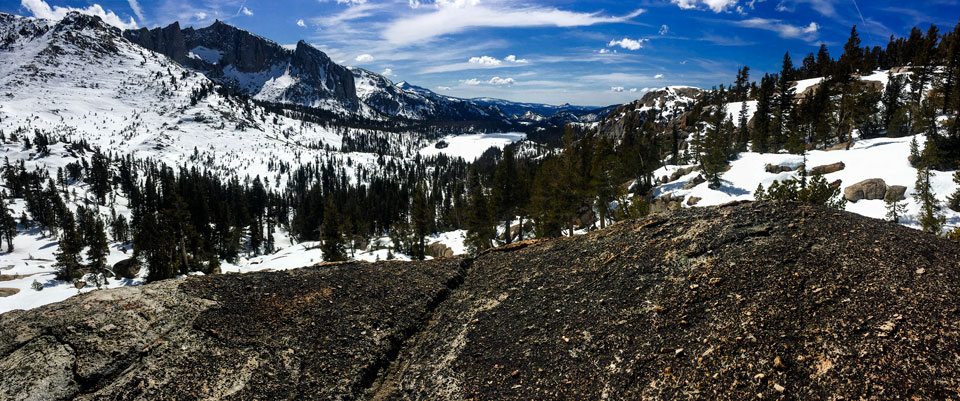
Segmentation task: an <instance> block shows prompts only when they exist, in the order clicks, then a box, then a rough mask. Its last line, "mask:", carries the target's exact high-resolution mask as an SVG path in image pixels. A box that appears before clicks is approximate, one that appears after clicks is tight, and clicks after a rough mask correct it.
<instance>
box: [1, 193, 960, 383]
mask: <svg viewBox="0 0 960 401" xmlns="http://www.w3.org/2000/svg"><path fill="white" fill-rule="evenodd" d="M958 261H960V245H958V244H956V243H953V242H950V241H948V240H945V239H942V238H938V237H934V236H932V235H929V234H925V233H922V232H920V231H916V230H912V229H909V228H905V227H902V226H899V225H894V224H890V223H886V222H883V221H880V220H874V219H869V218H865V217H861V216H857V215H853V214H850V213H845V212H836V211H833V210H827V209H821V208H815V207H809V206H802V205H797V204H789V203H771V202H757V203H744V204H732V205H725V206H721V207H715V208H703V209H682V210H679V211H676V212H673V213H671V214H660V215H654V216H650V217H648V218H645V219H641V220H638V221H630V222H623V223H619V224H616V225H614V226H612V227H610V228H608V229H606V230H601V231H597V232H594V233H591V234H587V235H584V236H579V237H574V238H564V239H557V240H547V241H526V242H520V243H514V244H512V245H509V246H506V247H502V248H499V249H496V250H492V251H489V252H486V253H484V254H481V255H479V256H478V257H476V258H472V259H461V258H452V259H444V260H440V261H433V262H418V263H410V262H389V263H378V264H362V263H348V264H340V265H333V266H322V267H319V268H316V267H315V268H307V269H301V270H296V271H290V272H279V273H254V274H246V275H220V276H211V277H202V278H189V279H186V280H179V281H168V282H162V283H158V284H154V285H148V286H144V287H140V288H124V289H120V290H109V291H95V292H93V293H90V294H88V295H84V296H79V297H75V298H71V299H70V300H67V301H65V302H63V303H60V304H54V305H50V306H46V307H43V308H39V309H36V310H32V311H26V312H23V311H16V312H11V313H8V314H5V315H0V377H3V380H0V398H3V399H25V398H27V397H29V396H31V395H36V394H43V395H45V396H46V397H45V398H50V399H68V398H79V399H97V398H109V399H196V398H217V399H372V400H450V399H452V400H466V399H476V400H481V399H483V400H486V399H529V400H540V399H551V400H552V399H570V400H586V399H604V398H606V399H705V398H709V399H731V400H741V399H756V398H758V397H762V398H765V399H771V398H772V399H796V400H807V399H960V359H958V358H960V356H958V354H960V269H958Z"/></svg>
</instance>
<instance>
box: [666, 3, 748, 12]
mask: <svg viewBox="0 0 960 401" xmlns="http://www.w3.org/2000/svg"><path fill="white" fill-rule="evenodd" d="M738 1H739V0H670V2H671V3H673V4H676V5H677V6H679V7H680V8H683V9H693V8H697V7H698V6H700V5H701V4H702V5H704V6H706V7H707V8H709V9H710V10H711V11H713V12H715V13H722V12H726V11H728V9H736V6H737V2H738Z"/></svg>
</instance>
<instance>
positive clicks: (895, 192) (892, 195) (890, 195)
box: [883, 185, 907, 202]
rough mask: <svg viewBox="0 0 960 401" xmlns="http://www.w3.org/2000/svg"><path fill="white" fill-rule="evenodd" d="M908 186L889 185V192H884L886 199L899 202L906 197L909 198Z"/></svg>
mask: <svg viewBox="0 0 960 401" xmlns="http://www.w3.org/2000/svg"><path fill="white" fill-rule="evenodd" d="M906 195H907V187H905V186H903V185H891V186H889V187H887V192H886V193H885V194H883V199H884V200H890V201H891V202H899V201H902V200H904V199H907V196H906Z"/></svg>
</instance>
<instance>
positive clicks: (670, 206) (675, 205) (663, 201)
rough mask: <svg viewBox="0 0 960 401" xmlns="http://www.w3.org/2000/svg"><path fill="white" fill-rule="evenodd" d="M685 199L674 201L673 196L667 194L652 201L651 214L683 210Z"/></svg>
mask: <svg viewBox="0 0 960 401" xmlns="http://www.w3.org/2000/svg"><path fill="white" fill-rule="evenodd" d="M681 202H683V199H674V198H673V194H672V193H671V194H666V195H663V196H661V197H659V198H656V199H653V200H651V201H650V214H657V213H667V212H671V211H674V210H677V209H680V208H681V205H682V204H681Z"/></svg>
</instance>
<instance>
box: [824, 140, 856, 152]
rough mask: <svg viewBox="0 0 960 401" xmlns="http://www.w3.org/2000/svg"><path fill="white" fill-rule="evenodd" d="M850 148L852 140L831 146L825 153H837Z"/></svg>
mask: <svg viewBox="0 0 960 401" xmlns="http://www.w3.org/2000/svg"><path fill="white" fill-rule="evenodd" d="M851 147H853V140H849V141H846V142H841V143H838V144H836V145H833V146H831V147H829V148H827V149H826V151H827V152H833V151H837V150H850V148H851Z"/></svg>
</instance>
